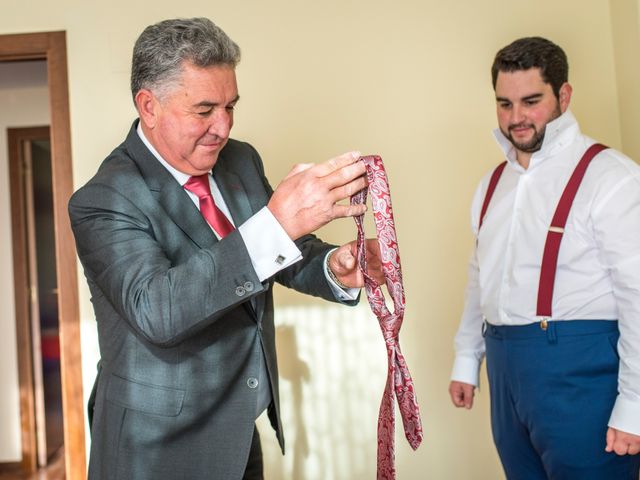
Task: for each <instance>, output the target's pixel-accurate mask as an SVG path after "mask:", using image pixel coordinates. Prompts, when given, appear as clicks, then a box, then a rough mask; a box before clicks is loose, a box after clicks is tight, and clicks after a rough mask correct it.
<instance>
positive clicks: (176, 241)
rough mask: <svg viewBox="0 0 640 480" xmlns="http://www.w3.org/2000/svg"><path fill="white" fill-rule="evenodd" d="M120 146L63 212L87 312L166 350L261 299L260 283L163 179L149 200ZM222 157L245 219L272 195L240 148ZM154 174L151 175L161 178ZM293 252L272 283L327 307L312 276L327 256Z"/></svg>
mask: <svg viewBox="0 0 640 480" xmlns="http://www.w3.org/2000/svg"><path fill="white" fill-rule="evenodd" d="M128 141H129V140H128ZM123 145H124V146H121V147H120V148H119V149H117V150H116V151H115V152H114V154H112V155H111V157H109V158H108V159H107V160H106V161H105V162H104V163H103V165H102V166H101V168H100V170H99V172H98V174H97V175H96V176H95V177H94V178H93V179H92V180H91V181H90V182H89V183H88V184H87V185H85V186H84V187H82V188H81V189H80V190H79V191H78V192H76V193H75V194H74V196H73V197H72V199H71V201H70V203H69V214H70V218H71V223H72V228H73V231H74V235H75V238H76V244H77V250H78V255H79V257H80V259H81V262H82V264H83V266H84V269H85V276H86V277H87V280H88V282H89V286H90V289H91V293H92V301H93V302H94V304H97V303H100V304H101V305H102V307H101V308H102V309H104V308H106V307H105V306H104V305H108V306H110V307H111V308H113V309H114V310H115V312H117V314H118V315H119V316H120V317H122V318H123V319H124V320H125V321H126V322H127V323H129V325H130V326H131V327H132V328H133V329H134V330H136V331H137V332H138V333H139V334H140V335H142V336H143V337H144V338H146V339H147V340H148V341H149V342H151V343H153V344H155V345H159V346H167V347H168V346H173V345H175V344H177V343H179V342H180V341H182V340H183V339H185V338H187V337H189V336H192V335H195V334H197V333H198V332H199V331H200V330H202V329H203V328H205V327H206V326H208V325H210V324H211V323H213V322H215V321H216V320H217V319H219V318H220V317H221V316H223V315H225V313H226V312H228V311H229V310H232V309H234V308H237V307H238V306H240V304H241V303H243V302H246V301H248V300H249V299H250V298H251V297H253V296H256V295H260V294H262V293H264V292H265V291H266V290H267V289H269V288H270V282H269V281H266V282H264V284H263V283H261V282H260V281H259V279H258V278H257V276H256V274H255V271H254V270H253V267H252V264H251V259H250V257H249V254H248V252H247V250H246V248H245V246H244V243H243V241H242V238H241V236H240V234H239V232H238V231H237V230H236V231H234V232H233V233H231V234H230V235H229V236H227V237H225V238H224V239H223V240H222V241H216V239H215V237H214V236H213V234H212V233H211V231H210V230H209V229H208V227H207V226H206V224H204V223H203V220H202V217H201V216H200V213H199V212H198V211H197V209H195V208H194V206H193V204H190V203H189V202H190V200H188V197H187V196H186V193H185V192H183V191H182V188H181V187H180V186H179V185H178V184H177V182H175V180H174V179H173V178H170V179H168V180H167V179H166V178H165V179H164V180H163V181H161V182H158V184H159V187H158V191H157V192H156V191H154V189H155V186H154V181H151V180H150V178H149V177H150V174H149V171H151V170H150V168H149V166H148V164H145V163H144V162H141V161H140V159H139V158H136V160H133V157H135V155H134V154H132V153H131V150H132V149H131V148H130V145H129V146H127V142H125V144H123ZM234 150H240V151H241V152H242V154H240V153H239V152H235V153H234ZM248 150H250V151H251V153H249V154H247V153H246V152H247V151H248ZM231 151H232V154H231V155H227V157H233V161H229V162H227V164H228V167H229V169H230V170H235V173H236V174H237V176H238V178H239V179H240V180H241V182H242V183H243V187H244V189H245V190H246V192H248V193H249V194H250V195H249V196H250V203H251V211H252V212H253V213H255V212H256V211H257V210H259V209H260V208H262V207H263V206H264V205H266V202H267V201H268V198H269V197H270V195H271V193H272V190H271V187H270V186H269V184H268V182H267V181H266V178H265V177H264V174H263V171H262V163H261V161H260V159H259V157H258V156H257V153H256V152H255V150H253V148H251V147H249V146H248V145H247V144H240V143H239V142H235V143H234V144H233V145H231ZM134 153H135V151H134ZM138 156H139V155H138ZM145 161H147V163H149V162H155V163H158V162H157V161H155V159H153V160H150V159H145ZM155 168H160V169H162V170H164V169H163V167H162V166H161V165H159V164H158V165H156V166H155ZM216 168H217V167H216ZM162 170H159V171H157V172H155V173H154V175H155V174H157V175H158V176H160V177H162V175H169V174H168V172H166V170H164V171H162ZM232 173H234V172H232ZM151 176H152V177H153V175H151ZM256 190H258V191H259V192H257V193H256V192H255V191H256ZM260 190H261V191H260ZM176 205H180V207H176ZM172 210H174V211H172ZM234 218H235V217H234ZM296 243H297V245H298V247H299V248H300V250H301V251H302V254H303V260H301V261H300V262H298V263H297V264H295V265H293V266H291V267H289V268H288V269H286V270H285V271H282V272H280V273H279V274H278V275H277V278H276V279H277V280H278V281H280V282H281V283H283V284H284V285H287V286H289V287H291V288H294V289H296V290H299V291H302V292H304V293H309V294H312V295H316V296H320V297H323V298H325V299H328V300H333V301H336V300H335V298H334V296H333V294H332V293H331V290H330V288H329V286H328V285H327V282H326V280H325V279H324V276H323V274H322V269H321V267H322V258H323V257H324V254H325V253H326V252H327V251H328V249H330V248H331V247H332V246H331V245H328V244H325V243H323V242H321V241H320V240H318V239H317V238H315V237H314V236H312V235H308V236H306V237H303V238H301V239H300V240H298V241H297V242H296ZM247 283H251V284H252V285H253V286H254V288H253V290H252V291H251V292H245V294H243V295H239V294H238V287H240V286H244V285H246V284H247ZM105 300H106V302H105ZM96 314H97V316H98V317H99V311H98V308H96ZM98 320H99V318H98Z"/></svg>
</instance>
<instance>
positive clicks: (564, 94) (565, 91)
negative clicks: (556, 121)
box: [558, 82, 573, 113]
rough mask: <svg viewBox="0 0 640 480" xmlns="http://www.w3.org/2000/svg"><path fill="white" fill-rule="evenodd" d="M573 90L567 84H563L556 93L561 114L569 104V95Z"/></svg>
mask: <svg viewBox="0 0 640 480" xmlns="http://www.w3.org/2000/svg"><path fill="white" fill-rule="evenodd" d="M572 92H573V88H572V87H571V85H569V84H568V83H567V82H565V83H563V84H562V86H561V87H560V91H559V92H558V101H559V102H560V111H561V112H562V113H564V112H566V111H567V108H569V103H570V102H571V93H572Z"/></svg>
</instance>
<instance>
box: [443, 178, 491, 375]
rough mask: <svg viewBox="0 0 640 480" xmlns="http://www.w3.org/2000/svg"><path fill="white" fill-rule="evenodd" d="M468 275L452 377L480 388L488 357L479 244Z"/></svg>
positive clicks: (474, 217)
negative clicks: (485, 341) (482, 307)
mask: <svg viewBox="0 0 640 480" xmlns="http://www.w3.org/2000/svg"><path fill="white" fill-rule="evenodd" d="M481 191H482V188H481V187H480V186H479V187H478V189H477V190H476V193H475V196H474V199H473V203H472V207H471V212H472V213H471V228H472V230H473V232H474V237H475V238H477V235H478V229H477V225H478V221H479V212H480V202H481V200H482V197H481ZM467 277H468V280H467V288H466V291H465V301H464V311H463V313H462V319H461V320H460V326H459V327H458V332H457V333H456V336H455V340H454V345H455V351H456V356H455V361H454V363H453V369H452V372H451V380H455V381H458V382H463V383H468V384H471V385H475V386H476V387H477V386H479V385H480V378H479V377H480V375H479V372H480V365H481V364H482V360H483V359H484V354H485V344H484V338H483V336H482V323H483V316H482V310H481V308H480V305H481V302H480V299H481V297H480V283H479V267H478V259H477V256H476V249H475V247H474V250H473V254H472V255H471V259H470V260H469V267H468V273H467Z"/></svg>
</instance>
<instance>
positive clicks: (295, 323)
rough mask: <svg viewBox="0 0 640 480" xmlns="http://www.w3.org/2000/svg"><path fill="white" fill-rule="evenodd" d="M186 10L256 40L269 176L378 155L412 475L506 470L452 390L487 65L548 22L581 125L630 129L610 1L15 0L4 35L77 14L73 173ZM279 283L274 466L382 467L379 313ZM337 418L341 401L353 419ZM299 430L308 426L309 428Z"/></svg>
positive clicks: (249, 133)
mask: <svg viewBox="0 0 640 480" xmlns="http://www.w3.org/2000/svg"><path fill="white" fill-rule="evenodd" d="M611 1H623V2H627V1H633V2H637V0H611ZM175 16H183V17H185V16H209V17H211V18H212V19H214V21H216V22H217V23H218V24H220V25H221V26H222V27H223V28H224V29H225V30H226V31H227V32H228V33H229V35H230V36H231V37H232V38H234V39H235V40H236V41H237V42H238V43H239V45H240V46H241V48H242V49H243V60H242V63H241V64H240V66H239V68H238V82H239V88H240V95H241V96H242V100H241V102H240V104H239V106H238V110H237V116H236V126H235V127H234V136H235V137H236V138H242V139H245V140H247V141H250V142H251V143H253V144H254V146H255V147H256V148H257V149H258V151H260V152H261V154H262V156H263V159H264V161H265V165H266V169H267V172H268V173H269V176H270V178H271V180H272V182H273V183H274V185H275V184H277V183H278V180H279V179H280V178H282V177H283V176H284V175H285V174H286V172H287V171H288V170H289V168H290V166H291V165H292V164H293V163H295V162H310V161H314V162H315V161H321V160H323V159H325V158H328V157H330V156H332V155H334V154H337V153H340V152H344V151H346V150H350V149H360V150H361V151H363V152H365V153H378V154H380V155H382V157H383V158H384V160H385V163H386V166H387V170H388V173H389V177H390V181H391V189H392V192H393V201H394V210H395V214H396V220H397V227H398V238H399V242H400V250H401V255H402V262H403V266H404V279H405V287H406V294H407V311H406V316H405V325H404V327H403V330H402V333H401V342H402V346H403V351H404V353H405V355H406V357H407V361H408V364H409V367H410V368H411V372H412V374H413V376H414V380H415V382H416V389H417V394H418V399H419V401H420V404H421V406H422V412H423V421H424V426H425V441H424V444H423V445H422V446H421V447H420V449H419V450H418V451H417V452H412V451H410V448H409V447H408V446H407V444H406V442H405V441H404V440H403V438H402V434H401V428H400V427H399V426H398V429H397V435H396V439H397V464H398V472H399V475H398V477H399V478H401V479H403V480H411V479H424V478H430V479H436V480H449V479H454V478H455V479H458V478H460V479H462V478H464V479H472V480H483V479H496V478H500V477H501V475H502V473H501V469H500V466H499V463H498V461H497V457H496V454H495V451H494V447H493V445H492V442H491V434H490V431H489V417H488V398H487V391H486V389H482V390H481V391H480V394H479V396H478V397H477V403H476V406H475V407H474V409H473V410H472V411H460V410H456V409H454V408H453V407H452V406H451V405H450V402H449V399H448V395H447V386H448V379H449V371H450V365H451V362H452V359H453V347H452V339H453V336H454V333H455V330H456V328H457V323H458V319H459V316H460V313H461V310H462V297H463V290H464V285H465V281H466V278H465V277H466V261H467V258H468V254H469V252H470V249H471V246H472V239H471V234H470V229H469V220H468V210H469V202H470V199H471V195H472V193H473V190H474V188H475V186H476V183H477V182H478V180H479V179H480V177H481V176H482V175H483V174H484V173H485V172H486V171H488V170H489V168H491V167H492V166H493V165H495V164H496V163H498V161H499V160H500V153H499V150H498V148H497V147H496V145H495V143H494V141H493V139H492V137H491V134H490V131H491V129H492V128H493V127H494V126H495V113H494V99H493V92H492V89H491V84H490V76H489V67H490V64H491V62H492V59H493V55H494V54H495V52H496V50H497V49H498V48H500V47H502V46H503V45H505V44H506V43H508V42H510V41H511V40H513V39H515V38H516V37H520V36H525V35H543V36H548V37H549V38H551V39H552V40H554V41H556V42H557V43H559V44H560V45H561V46H563V47H564V48H565V50H566V51H567V54H568V56H569V59H570V62H571V80H572V83H573V86H574V95H573V111H574V113H575V114H576V115H577V117H578V118H579V119H580V120H581V124H582V127H583V130H584V131H585V132H586V133H588V134H589V135H591V136H593V137H595V138H597V139H598V140H600V141H603V142H606V143H608V144H610V145H611V146H613V147H620V146H621V129H620V112H619V106H618V105H619V104H618V96H617V95H618V90H617V88H618V87H617V83H616V70H615V68H614V44H613V40H612V28H611V15H610V10H609V1H608V0H563V1H557V0H520V1H507V0H485V1H483V2H477V1H475V0H463V1H461V2H454V3H447V2H442V1H441V0H403V1H400V2H395V3H391V2H389V1H382V0H352V1H349V2H345V1H343V0H324V1H322V2H318V1H311V0H296V1H293V0H271V1H269V2H260V1H256V0H238V1H235V2H220V1H217V2H216V1H213V2H212V1H211V0H207V1H204V0H183V1H181V2H175V1H171V0H157V1H155V2H154V3H153V6H152V7H151V8H150V7H149V4H147V3H145V2H130V1H124V0H112V1H111V2H86V1H81V0H61V1H58V2H49V1H47V0H32V1H31V2H30V3H29V6H25V5H24V4H23V2H22V1H20V0H4V5H3V14H2V16H0V33H17V32H30V31H38V30H59V29H63V30H66V31H67V45H68V61H69V81H70V103H71V122H72V124H71V127H72V142H73V143H72V149H73V161H74V179H75V183H76V185H78V186H79V185H81V184H82V183H84V182H85V181H86V180H88V178H89V177H90V176H91V175H92V174H93V173H94V172H95V170H96V168H97V166H98V164H99V163H100V161H101V160H102V159H103V158H104V157H105V155H107V154H108V153H109V152H110V151H111V150H112V149H113V147H114V146H116V145H117V144H118V143H120V142H121V141H122V139H123V138H124V135H125V134H126V132H127V129H128V128H129V125H130V122H131V120H133V118H134V111H133V108H132V105H131V99H130V95H129V93H128V75H129V62H130V54H131V48H132V44H133V41H134V40H135V38H136V36H137V35H138V34H139V32H140V31H141V30H142V29H143V28H144V27H145V26H146V25H148V24H150V23H153V22H155V21H157V20H160V19H163V18H168V17H175ZM636 51H637V50H636ZM634 60H635V59H634ZM369 232H371V230H369ZM322 236H323V237H324V238H326V239H327V240H330V241H335V242H345V241H348V240H351V239H352V238H354V236H355V228H354V226H353V222H352V221H350V220H344V221H340V222H336V223H335V224H333V225H331V226H329V227H327V228H325V229H323V231H322ZM79 278H80V283H81V287H80V298H81V316H82V325H83V356H84V358H85V359H89V364H90V365H88V366H87V367H86V368H85V378H92V377H93V372H94V371H95V366H94V364H95V362H94V360H95V358H96V356H97V346H96V342H95V323H94V320H93V312H92V308H91V304H90V302H89V293H88V289H87V287H86V285H85V283H84V280H83V276H82V274H80V276H79ZM0 290H1V289H0ZM277 301H278V308H279V312H280V314H279V315H278V317H277V322H278V324H279V326H280V327H281V328H280V330H279V332H280V335H279V337H278V344H279V349H280V356H281V360H282V362H283V365H282V368H283V372H284V374H285V375H286V378H283V382H282V384H283V392H282V393H283V408H284V412H283V415H284V417H285V429H286V434H287V437H288V441H289V443H288V445H289V452H288V454H287V456H286V457H285V458H284V459H282V458H281V457H280V455H279V453H278V452H277V449H276V448H275V442H274V439H273V435H271V433H269V431H268V428H266V427H265V426H264V424H263V423H261V426H262V427H265V428H263V434H262V437H263V442H264V449H265V460H266V464H267V472H268V474H269V475H268V476H267V478H269V479H271V480H275V479H278V480H279V479H283V480H290V479H295V480H298V479H305V480H306V479H314V478H322V480H325V479H326V480H330V479H335V480H339V479H340V480H358V479H361V478H373V476H374V472H375V447H376V439H375V422H376V418H377V408H378V405H379V400H380V395H381V394H382V390H383V388H384V385H383V381H384V376H385V374H386V370H385V365H384V360H385V358H384V347H383V343H382V339H381V337H380V333H379V329H378V326H377V324H376V322H375V320H374V319H373V318H372V317H371V316H370V314H369V313H368V312H367V310H366V304H364V305H362V306H361V307H358V309H356V310H347V311H346V313H345V312H343V311H342V310H341V311H339V312H338V311H336V310H335V308H334V307H332V306H328V305H326V304H323V303H320V302H316V301H313V300H309V299H306V298H304V297H302V296H300V295H296V294H293V293H291V292H289V291H283V290H278V291H277ZM329 341H330V342H331V347H330V348H329V346H328V344H327V342H329ZM342 356H344V358H345V359H347V360H348V362H347V364H346V365H345V366H344V367H342V368H338V367H336V366H335V365H334V364H333V363H332V362H333V360H334V359H335V358H336V357H340V358H342ZM354 378H355V379H356V380H357V381H356V383H355V384H354V383H353V382H354ZM87 383H89V382H87ZM85 387H86V388H87V389H88V388H90V384H87V385H86V386H85ZM340 397H342V398H340ZM342 400H344V401H342ZM344 409H346V410H344ZM349 412H350V413H349ZM333 418H340V419H346V420H345V422H346V424H345V426H344V427H342V426H338V425H336V424H334V423H333ZM305 436H306V439H307V442H306V444H305V443H304V442H303V443H302V444H301V443H300V441H296V440H295V439H296V438H298V439H302V438H305ZM341 438H342V439H344V438H347V439H348V441H346V442H343V441H342V440H340V439H341ZM296 459H297V463H296ZM320 465H324V466H323V467H321V466H320ZM300 469H301V470H300ZM296 472H298V473H296ZM300 472H302V473H300ZM296 475H297V476H296Z"/></svg>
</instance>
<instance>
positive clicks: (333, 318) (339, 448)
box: [258, 302, 401, 480]
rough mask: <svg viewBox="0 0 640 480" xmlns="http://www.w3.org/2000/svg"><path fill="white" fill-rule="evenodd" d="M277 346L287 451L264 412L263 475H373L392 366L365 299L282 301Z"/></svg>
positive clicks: (328, 479)
mask: <svg viewBox="0 0 640 480" xmlns="http://www.w3.org/2000/svg"><path fill="white" fill-rule="evenodd" d="M277 347H278V361H279V368H280V398H281V406H282V417H283V418H282V421H283V426H284V430H285V438H286V455H285V456H284V457H282V455H281V454H280V449H279V447H278V445H277V442H276V441H275V435H273V434H271V431H272V430H271V427H270V425H269V421H268V419H267V418H266V415H263V416H262V417H260V419H259V421H258V427H259V428H260V432H261V437H262V442H263V451H264V459H265V476H266V478H278V479H282V480H299V479H305V480H358V479H365V478H366V479H369V478H374V477H375V472H376V469H375V467H376V446H377V438H376V430H377V419H378V408H379V405H380V399H381V398H382V393H383V391H384V383H385V379H386V372H387V366H386V351H385V348H384V341H383V339H382V334H381V333H380V329H379V326H378V322H377V320H376V318H375V317H374V316H373V314H372V313H371V311H370V310H369V306H368V304H367V303H366V302H364V303H363V304H361V305H359V306H357V307H354V308H348V307H344V306H337V305H311V306H295V307H286V306H280V307H278V309H277ZM400 433H401V432H400Z"/></svg>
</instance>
